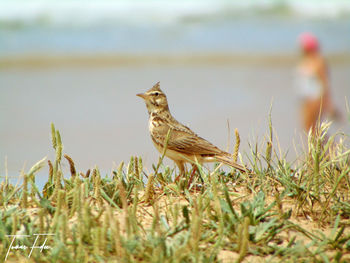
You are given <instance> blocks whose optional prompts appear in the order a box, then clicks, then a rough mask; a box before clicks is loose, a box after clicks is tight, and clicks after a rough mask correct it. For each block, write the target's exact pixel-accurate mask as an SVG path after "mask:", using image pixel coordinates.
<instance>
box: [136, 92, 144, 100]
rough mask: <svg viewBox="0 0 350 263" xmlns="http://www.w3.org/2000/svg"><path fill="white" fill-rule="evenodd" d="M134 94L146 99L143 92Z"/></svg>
mask: <svg viewBox="0 0 350 263" xmlns="http://www.w3.org/2000/svg"><path fill="white" fill-rule="evenodd" d="M136 96H139V97H141V98H143V99H146V94H144V93H139V94H136Z"/></svg>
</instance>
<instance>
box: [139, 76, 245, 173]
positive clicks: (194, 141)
mask: <svg viewBox="0 0 350 263" xmlns="http://www.w3.org/2000/svg"><path fill="white" fill-rule="evenodd" d="M137 96H139V97H141V98H143V99H144V100H145V102H146V107H147V110H148V114H149V132H150V134H151V138H152V141H153V143H154V145H155V147H156V148H157V150H158V151H159V152H160V153H161V154H162V153H163V150H164V145H166V140H167V139H168V142H167V148H166V152H165V156H167V157H169V158H170V159H172V160H173V161H174V162H175V163H176V164H177V166H178V167H179V169H180V174H181V175H183V174H184V173H185V165H184V164H185V163H186V162H190V163H192V164H194V163H196V162H198V163H200V164H201V163H205V162H221V163H224V164H227V165H229V166H231V167H233V168H236V169H238V170H240V171H243V172H247V171H249V170H247V169H246V168H245V167H243V166H242V165H239V164H237V163H235V162H234V161H233V160H232V155H231V154H229V153H227V152H225V151H222V150H220V149H219V148H217V147H216V146H214V145H213V144H211V143H210V142H208V141H207V140H205V139H203V138H201V137H199V136H198V135H197V134H195V133H194V132H193V131H191V130H190V129H189V128H188V127H186V126H185V125H183V124H181V123H180V122H178V121H177V120H175V118H174V117H173V116H172V115H171V113H170V111H169V106H168V101H167V98H166V96H165V94H164V92H163V91H161V89H160V87H159V82H158V83H156V84H155V85H154V86H153V87H152V88H151V89H150V90H148V91H146V92H145V93H141V94H137ZM169 130H170V133H169V138H167V136H168V132H169Z"/></svg>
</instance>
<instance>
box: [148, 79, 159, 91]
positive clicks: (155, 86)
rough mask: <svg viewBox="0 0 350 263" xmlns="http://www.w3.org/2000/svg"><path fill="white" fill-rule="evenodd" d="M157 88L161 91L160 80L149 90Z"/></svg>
mask: <svg viewBox="0 0 350 263" xmlns="http://www.w3.org/2000/svg"><path fill="white" fill-rule="evenodd" d="M155 90H158V91H161V90H160V82H159V81H158V82H157V83H156V84H154V86H153V87H152V88H151V89H150V90H149V91H155Z"/></svg>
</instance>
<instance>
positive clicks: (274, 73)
mask: <svg viewBox="0 0 350 263" xmlns="http://www.w3.org/2000/svg"><path fill="white" fill-rule="evenodd" d="M304 31H311V32H313V33H314V34H315V35H316V36H317V37H318V38H319V40H320V43H321V50H322V53H323V54H324V56H325V57H326V59H327V61H328V63H329V64H328V65H329V67H330V80H331V89H332V95H333V99H334V101H335V103H336V104H337V106H338V108H339V109H340V110H341V111H342V112H344V113H345V111H346V110H345V100H346V98H345V97H346V96H347V98H348V99H349V97H350V2H349V1H348V0H333V1H325V0H324V1H320V0H313V1H311V0H309V1H301V0H300V1H299V0H271V1H267V0H259V1H258V0H256V1H247V0H167V1H161V0H2V1H1V2H0V90H1V95H0V174H1V175H4V174H5V172H6V171H7V172H8V174H9V175H10V176H16V175H19V171H20V170H21V169H22V168H23V167H25V171H27V170H28V169H29V168H30V167H31V166H32V165H33V164H34V163H35V162H36V161H38V160H40V159H41V158H42V157H44V156H48V157H49V158H51V159H54V155H53V152H54V151H53V150H52V147H51V141H50V123H51V122H53V123H54V124H55V125H56V128H57V129H59V130H60V132H61V136H62V139H63V144H64V152H65V153H67V154H68V155H70V156H71V157H72V158H73V160H74V161H75V162H76V166H77V169H78V170H79V171H84V172H85V171H86V170H87V169H88V168H92V167H94V166H95V165H98V166H99V167H100V169H101V170H102V172H103V173H104V174H108V173H110V171H111V170H112V169H113V168H115V166H117V165H118V164H119V163H120V162H121V161H125V162H128V160H129V158H130V156H132V155H138V156H141V157H142V158H143V160H144V165H145V168H146V171H149V172H151V171H152V166H151V165H152V163H154V162H156V161H157V160H158V157H159V155H158V152H157V151H156V149H155V148H154V147H153V145H152V142H151V139H150V137H149V134H148V123H147V119H148V116H147V111H146V107H145V105H144V102H143V101H142V100H141V99H140V98H138V97H136V96H135V95H136V93H140V92H144V91H146V90H147V89H149V88H150V87H152V85H153V84H155V83H156V82H157V81H160V83H161V88H162V89H163V91H164V92H165V93H166V94H167V96H168V100H169V104H170V110H171V111H172V114H173V115H174V116H175V118H176V119H177V120H179V121H180V122H182V123H184V124H186V125H188V126H189V127H190V128H191V129H192V130H194V131H195V132H197V133H198V134H200V135H201V136H202V137H204V138H206V139H208V140H209V141H211V142H212V143H214V144H216V145H217V146H219V147H221V148H223V149H227V150H229V151H232V149H233V145H234V132H233V131H234V129H235V128H237V129H238V131H239V132H240V135H241V141H242V144H241V145H242V146H241V153H242V154H243V155H244V153H245V152H248V151H249V146H248V143H249V142H250V143H251V144H254V142H256V141H258V142H262V139H263V138H264V136H265V134H266V133H267V131H268V114H269V109H270V106H271V103H272V122H273V126H274V128H275V132H276V134H277V135H278V138H279V142H280V145H281V149H282V151H283V152H284V153H287V159H288V160H289V161H294V160H295V158H296V156H297V154H296V153H295V149H294V148H296V149H300V148H301V147H302V142H303V139H302V138H303V136H305V134H304V132H303V130H302V129H301V125H300V120H299V113H298V99H297V94H296V92H295V88H294V78H295V69H296V65H297V63H298V60H299V57H300V54H299V53H300V51H299V48H298V44H297V37H298V35H299V34H300V33H302V32H304ZM227 123H229V126H230V132H229V130H228V125H227ZM348 126H349V125H348V124H347V123H346V122H345V123H335V124H334V126H333V128H332V129H333V130H334V131H337V130H338V129H342V130H345V131H349V128H348ZM304 141H305V140H304ZM166 164H169V165H171V167H173V163H172V162H170V161H167V162H166ZM66 169H68V165H67V167H66ZM42 176H47V173H43V175H42Z"/></svg>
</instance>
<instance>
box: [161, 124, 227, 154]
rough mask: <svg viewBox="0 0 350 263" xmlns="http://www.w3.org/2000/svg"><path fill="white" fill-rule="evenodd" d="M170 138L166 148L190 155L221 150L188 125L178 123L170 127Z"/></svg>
mask: <svg viewBox="0 0 350 263" xmlns="http://www.w3.org/2000/svg"><path fill="white" fill-rule="evenodd" d="M170 129H171V134H170V136H171V139H170V140H169V142H168V149H170V150H175V151H178V152H181V153H184V154H191V155H216V154H222V153H223V151H222V150H220V149H219V148H217V147H216V146H214V145H213V144H211V143H210V142H208V141H207V140H205V139H203V138H201V137H199V136H198V135H197V134H195V133H194V132H193V131H191V130H190V129H189V128H188V127H186V126H184V125H182V124H180V123H178V125H174V126H172V127H170Z"/></svg>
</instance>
